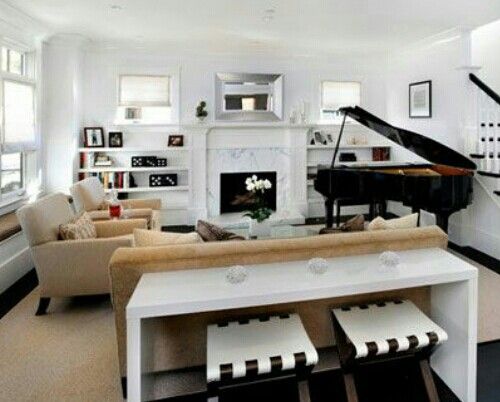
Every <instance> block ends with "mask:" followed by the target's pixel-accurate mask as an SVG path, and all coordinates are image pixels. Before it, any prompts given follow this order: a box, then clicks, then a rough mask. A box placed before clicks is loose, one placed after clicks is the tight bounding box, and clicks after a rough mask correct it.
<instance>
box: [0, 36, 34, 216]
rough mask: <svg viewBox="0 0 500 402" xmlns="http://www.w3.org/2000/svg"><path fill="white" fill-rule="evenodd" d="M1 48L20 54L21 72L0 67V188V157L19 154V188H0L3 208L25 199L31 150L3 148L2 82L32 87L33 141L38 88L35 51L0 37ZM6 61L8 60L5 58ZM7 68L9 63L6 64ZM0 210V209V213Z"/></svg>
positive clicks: (0, 61)
mask: <svg viewBox="0 0 500 402" xmlns="http://www.w3.org/2000/svg"><path fill="white" fill-rule="evenodd" d="M1 48H7V50H8V51H7V54H9V53H10V51H16V52H19V53H21V56H22V74H17V73H13V72H11V71H4V70H3V69H1V68H0V189H1V187H2V175H1V172H2V171H3V170H2V160H1V159H2V158H1V156H2V155H3V154H6V155H7V154H16V153H19V154H20V155H21V166H20V167H21V169H20V170H21V183H22V185H21V188H19V189H17V190H14V191H10V192H8V193H4V194H2V192H1V190H0V208H3V207H5V206H7V205H10V204H13V203H16V202H18V201H21V200H23V199H25V197H26V195H27V181H28V177H27V158H28V154H29V153H31V152H32V151H29V150H19V151H15V150H13V151H6V150H4V144H5V142H4V141H5V109H4V105H5V91H4V84H5V82H14V83H18V84H21V85H28V86H31V87H32V88H33V116H34V130H35V142H38V141H37V138H38V133H37V131H38V129H37V127H38V113H37V99H38V88H37V82H36V53H35V51H34V50H33V49H29V48H28V47H25V46H23V45H20V44H17V43H14V42H12V41H10V40H6V39H5V38H0V50H1ZM2 58H3V54H2V51H0V66H1V65H2V62H3V60H2ZM7 63H8V60H7ZM7 68H9V65H8V64H7ZM34 152H36V153H38V149H35V150H34ZM1 213H2V210H1V209H0V215H1Z"/></svg>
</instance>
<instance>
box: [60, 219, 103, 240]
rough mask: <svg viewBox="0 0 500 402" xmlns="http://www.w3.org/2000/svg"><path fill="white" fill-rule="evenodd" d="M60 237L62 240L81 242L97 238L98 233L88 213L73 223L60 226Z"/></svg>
mask: <svg viewBox="0 0 500 402" xmlns="http://www.w3.org/2000/svg"><path fill="white" fill-rule="evenodd" d="M59 236H60V237H61V239H62V240H81V239H95V238H97V231H96V228H95V225H94V222H92V219H91V218H90V215H89V214H88V213H87V212H84V213H83V214H81V215H80V216H79V217H77V218H75V219H73V220H72V221H70V222H68V223H65V224H63V225H59Z"/></svg>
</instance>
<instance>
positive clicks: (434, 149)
mask: <svg viewBox="0 0 500 402" xmlns="http://www.w3.org/2000/svg"><path fill="white" fill-rule="evenodd" d="M340 111H341V112H342V113H344V114H346V115H347V116H349V117H351V118H353V119H354V120H356V121H358V122H359V123H361V124H363V125H364V126H366V127H368V128H370V129H372V130H374V131H376V132H377V133H379V134H382V135H383V136H384V137H386V138H388V139H389V140H391V141H393V142H395V143H396V144H398V145H401V146H402V147H405V148H406V149H408V150H410V151H412V152H413V153H415V154H417V155H418V156H420V157H422V158H424V159H426V160H428V161H429V162H431V163H434V164H436V165H447V166H453V167H457V168H462V169H468V170H475V169H476V164H475V163H474V162H472V161H471V160H469V159H468V158H466V157H465V156H463V155H462V154H460V153H458V152H457V151H454V150H453V149H451V148H448V147H447V146H446V145H443V144H441V143H440V142H437V141H435V140H433V139H432V138H429V137H425V136H423V135H421V134H417V133H414V132H412V131H408V130H405V129H402V128H398V127H394V126H391V125H390V124H389V123H387V122H385V121H383V120H382V119H379V118H378V117H377V116H375V115H373V114H371V113H369V112H367V111H366V110H364V109H362V108H360V107H359V106H355V107H343V108H341V109H340Z"/></svg>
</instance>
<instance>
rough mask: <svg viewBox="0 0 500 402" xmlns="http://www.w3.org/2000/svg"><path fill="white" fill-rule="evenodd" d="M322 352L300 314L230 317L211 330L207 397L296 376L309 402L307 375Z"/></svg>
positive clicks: (303, 397)
mask: <svg viewBox="0 0 500 402" xmlns="http://www.w3.org/2000/svg"><path fill="white" fill-rule="evenodd" d="M317 362H318V353H317V351H316V349H315V348H314V346H313V344H312V342H311V340H310V339H309V337H308V335H307V333H306V331H305V329H304V326H303V325H302V322H301V320H300V317H299V316H298V315H297V314H283V315H280V316H270V317H269V316H268V317H260V318H256V319H246V320H239V321H232V322H227V323H221V324H216V325H209V326H208V328H207V389H208V400H209V401H216V400H218V397H219V392H220V390H221V389H223V388H230V387H235V386H238V385H241V384H250V383H257V382H261V381H267V380H273V379H278V378H285V377H290V376H295V377H296V379H297V386H298V392H299V397H300V401H301V402H309V401H310V397H309V382H308V378H309V374H310V373H311V370H312V368H313V367H314V365H315V364H316V363H317Z"/></svg>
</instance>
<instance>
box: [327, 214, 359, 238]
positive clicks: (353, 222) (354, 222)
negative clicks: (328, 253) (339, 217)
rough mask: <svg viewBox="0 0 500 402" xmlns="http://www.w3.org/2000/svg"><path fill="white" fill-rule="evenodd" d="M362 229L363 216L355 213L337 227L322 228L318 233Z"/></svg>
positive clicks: (357, 230)
mask: <svg viewBox="0 0 500 402" xmlns="http://www.w3.org/2000/svg"><path fill="white" fill-rule="evenodd" d="M363 230H365V217H364V216H363V215H356V216H355V217H354V218H351V219H349V220H348V221H346V222H344V223H343V224H342V225H340V226H339V227H338V228H322V229H321V230H320V231H319V234H331V233H341V232H361V231H363Z"/></svg>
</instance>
